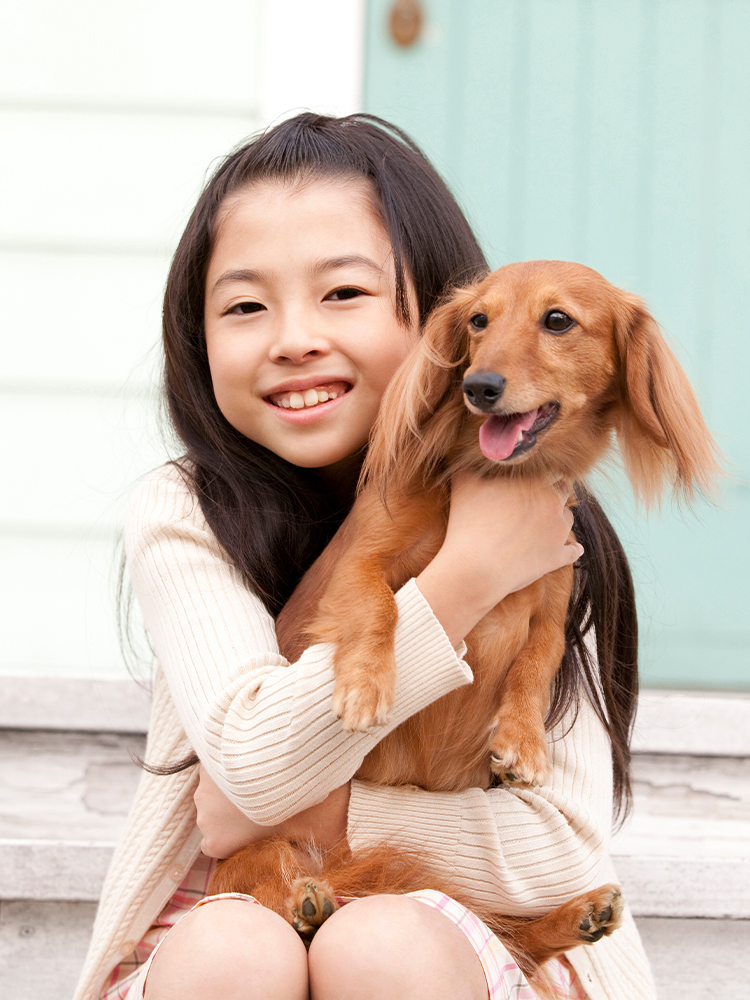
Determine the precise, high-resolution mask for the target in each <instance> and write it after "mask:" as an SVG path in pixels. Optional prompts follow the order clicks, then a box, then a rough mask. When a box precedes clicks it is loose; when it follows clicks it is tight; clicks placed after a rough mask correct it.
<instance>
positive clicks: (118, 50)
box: [0, 0, 262, 112]
mask: <svg viewBox="0 0 750 1000" xmlns="http://www.w3.org/2000/svg"><path fill="white" fill-rule="evenodd" d="M261 7H262V3H261V0H214V2H213V3H212V4H211V9H210V12H209V11H208V9H207V8H206V6H205V4H204V3H202V2H201V0H129V2H128V3H127V4H111V3H104V4H103V3H101V2H99V0H66V2H65V3H51V2H50V0H25V2H24V3H5V4H4V5H3V14H2V30H0V101H5V102H9V101H16V102H26V103H29V102H42V103H43V102H51V101H54V102H60V103H63V104H65V103H68V104H71V103H73V104H76V103H77V104H85V105H89V106H92V105H93V106H97V105H98V106H106V105H110V106H111V105H114V106H117V105H125V106H130V107H132V106H133V105H142V106H144V107H145V108H148V107H149V106H154V105H155V106H156V107H157V108H158V107H162V108H163V107H170V106H172V107H175V108H193V109H195V110H199V109H202V108H203V109H207V110H210V111H212V112H216V111H217V110H218V109H221V108H222V107H224V108H229V109H233V110H236V111H239V110H240V109H244V110H245V111H248V110H250V109H251V107H252V99H253V95H254V94H256V93H257V91H258V81H257V77H258V74H259V72H260V54H261V51H262V46H261V44H260V39H259V36H260V32H261V22H260V17H261Z"/></svg>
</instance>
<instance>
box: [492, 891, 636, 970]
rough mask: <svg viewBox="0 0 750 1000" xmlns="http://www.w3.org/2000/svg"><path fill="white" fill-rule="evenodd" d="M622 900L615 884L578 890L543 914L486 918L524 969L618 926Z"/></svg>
mask: <svg viewBox="0 0 750 1000" xmlns="http://www.w3.org/2000/svg"><path fill="white" fill-rule="evenodd" d="M623 908H624V902H623V898H622V895H621V893H620V888H619V886H616V885H612V884H609V885H603V886H600V887H599V888H597V889H593V890H592V891H591V892H587V893H582V894H581V895H580V896H576V897H575V899H571V900H570V902H568V903H563V904H562V906H558V907H557V908H556V909H554V910H551V911H550V912H549V913H547V914H545V915H544V916H543V917H539V918H538V919H534V920H529V919H528V918H523V917H505V916H502V917H498V918H497V919H495V920H493V919H490V920H489V921H488V923H489V925H490V926H491V928H492V930H493V931H495V933H496V934H498V936H499V937H501V938H502V939H503V940H504V941H505V942H506V943H507V944H508V945H509V946H510V948H511V950H512V952H513V954H514V955H516V956H517V957H518V960H519V964H520V965H521V967H522V968H523V969H524V971H526V972H533V971H534V970H535V968H537V967H538V966H539V965H541V964H542V963H543V962H547V961H549V959H551V958H556V957H557V956H558V955H561V954H562V953H563V952H565V951H569V950H570V949H571V948H576V947H577V946H578V945H580V944H593V943H594V942H596V941H599V940H600V939H601V938H603V937H607V936H608V935H610V934H612V933H613V931H615V930H617V928H618V927H619V926H620V923H621V918H622V911H623Z"/></svg>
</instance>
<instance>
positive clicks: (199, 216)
mask: <svg viewBox="0 0 750 1000" xmlns="http://www.w3.org/2000/svg"><path fill="white" fill-rule="evenodd" d="M318 177H319V178H330V177H362V178H365V179H366V180H367V182H368V183H369V184H370V185H371V189H372V194H373V204H374V206H375V208H376V210H377V211H378V213H379V215H380V219H381V221H382V223H383V226H384V229H385V231H386V233H387V234H388V237H389V239H390V243H391V247H392V249H393V260H394V265H395V270H396V307H397V314H398V315H399V316H400V318H401V319H402V320H403V322H404V323H405V324H406V323H408V322H409V321H410V319H412V317H410V315H409V301H408V296H407V280H408V279H411V282H412V283H413V286H414V288H415V290H416V299H417V308H418V310H419V316H418V319H419V322H420V323H424V321H425V320H426V319H427V317H428V316H429V314H430V312H431V311H432V309H433V308H434V307H435V305H436V304H437V303H438V302H439V301H440V299H441V297H443V296H444V295H445V294H446V291H447V290H449V289H450V288H451V287H455V286H458V285H463V284H467V283H469V282H471V281H473V280H475V279H477V278H480V277H483V276H484V275H485V274H486V273H487V271H488V267H487V262H486V260H485V258H484V255H483V253H482V251H481V249H480V247H479V245H478V243H477V241H476V238H475V237H474V234H473V233H472V231H471V228H470V226H469V224H468V222H467V221H466V218H465V217H464V215H463V213H462V212H461V210H460V208H459V207H458V205H457V203H456V201H455V199H454V197H453V195H452V194H451V193H450V191H449V190H448V188H447V187H446V185H445V183H444V182H443V181H442V179H441V178H440V176H439V175H438V174H437V172H436V171H435V170H434V168H433V167H432V165H431V164H430V163H429V161H428V160H427V159H426V157H425V156H424V154H423V153H422V152H421V151H420V150H419V148H418V147H417V146H416V145H415V144H414V143H413V142H412V141H411V139H409V138H408V136H406V135H405V134H404V133H403V132H402V131H401V130H399V129H398V128H396V127H395V126H393V125H390V124H389V123H387V122H385V121H382V120H381V119H379V118H375V117H373V116H371V115H364V114H357V115H351V116H348V117H345V118H333V117H329V116H325V115H317V114H312V113H305V114H301V115H298V116H297V117H295V118H291V119H289V120H287V121H284V122H282V123H281V124H279V125H276V126H275V127H273V128H271V129H270V130H268V131H266V132H264V133H262V134H261V135H259V136H257V137H256V138H254V139H253V140H251V141H250V142H248V143H246V144H244V145H242V146H241V147H240V148H238V149H237V150H235V152H233V153H232V154H230V155H229V156H228V157H227V158H226V159H225V160H224V161H223V162H222V163H221V164H220V165H219V167H218V169H217V170H216V172H215V173H214V175H213V176H212V178H211V179H210V181H209V182H208V184H207V185H206V188H205V190H204V191H203V193H202V195H201V197H200V199H199V201H198V204H197V205H196V207H195V210H194V212H193V214H192V215H191V217H190V220H189V221H188V224H187V227H186V229H185V232H184V234H183V237H182V239H181V240H180V243H179V245H178V247H177V251H176V253H175V255H174V259H173V261H172V266H171V269H170V272H169V277H168V280H167V286H166V292H165V298H164V323H163V335H164V351H165V376H164V387H165V394H166V401H167V404H168V409H169V415H170V417H171V421H172V424H173V426H174V428H175V430H176V432H177V434H178V436H179V437H180V439H181V441H182V442H183V444H184V446H185V449H186V451H185V459H186V461H183V462H182V463H181V465H182V468H183V469H184V472H185V475H186V476H188V477H189V480H190V485H191V488H192V489H193V491H194V492H195V494H196V496H197V498H198V501H199V503H200V506H201V509H202V511H203V514H204V515H205V517H206V520H207V521H208V524H209V525H210V527H211V529H212V530H213V532H214V533H215V535H216V537H217V539H218V540H219V542H220V543H221V545H222V546H223V547H224V549H225V550H226V552H227V553H228V554H229V556H230V557H231V558H232V560H233V561H234V563H235V564H236V566H237V567H238V569H239V570H240V572H241V574H242V576H243V578H244V580H245V582H246V583H247V585H248V586H249V587H250V588H251V589H252V590H253V591H254V592H255V593H256V594H258V596H259V597H260V598H261V600H262V601H263V602H264V604H265V606H266V607H267V609H268V610H269V612H270V613H271V614H272V615H274V616H275V615H276V614H278V612H279V611H280V610H281V608H282V607H283V606H284V604H285V602H286V600H287V599H288V597H289V595H290V594H291V592H292V590H293V589H294V587H295V586H296V584H297V582H298V580H299V578H300V577H301V576H302V574H303V573H304V571H305V570H306V569H307V568H308V567H309V566H310V564H311V563H312V562H313V561H314V559H315V558H316V557H317V556H318V555H319V553H320V552H321V551H322V549H323V548H324V547H325V545H326V544H327V542H328V541H329V540H330V538H331V537H332V535H333V533H334V532H335V530H336V528H337V527H338V526H339V525H340V523H341V521H342V520H343V518H344V517H345V516H346V514H347V512H348V509H349V507H350V506H351V502H353V499H354V497H353V493H352V495H351V496H350V497H349V498H348V500H345V501H344V502H343V503H342V501H341V499H340V498H338V499H332V498H331V494H330V491H329V490H327V489H325V487H324V486H323V485H322V484H321V482H320V481H319V480H318V479H317V477H316V475H315V472H314V470H306V469H301V468H298V467H296V466H294V465H291V464H290V463H288V462H286V461H284V460H283V459H281V458H279V457H278V456H277V455H275V454H273V453H272V452H270V451H268V450H267V449H265V448H263V447H261V446H260V445H258V444H256V443H255V442H253V441H251V440H249V439H248V438H246V437H244V436H243V435H242V434H240V433H239V432H238V431H236V430H235V429H234V428H233V427H232V426H231V424H229V423H228V421H227V420H226V419H225V418H224V416H223V415H222V413H221V411H220V410H219V408H218V405H217V403H216V400H215V397H214V392H213V386H212V383H211V375H210V371H209V366H208V357H207V352H206V338H205V331H204V300H205V286H206V273H207V270H208V265H209V261H210V258H211V252H212V249H213V246H214V242H215V239H216V234H217V229H218V226H219V223H220V218H221V210H222V206H223V205H224V204H225V200H226V199H227V198H228V197H229V196H230V195H232V194H234V193H236V192H238V191H240V190H242V189H243V188H245V187H247V186H248V185H250V184H252V183H254V182H258V181H267V180H279V181H295V180H307V179H315V178H318ZM576 534H577V535H578V538H579V539H580V541H581V542H582V544H583V545H584V547H585V550H586V556H585V564H584V566H583V567H582V568H581V569H580V570H579V573H578V576H577V586H576V591H575V594H574V597H573V599H572V601H571V608H570V614H569V621H568V629H567V638H568V643H567V647H568V648H567V652H566V655H565V660H564V662H563V665H562V668H561V670H560V673H559V674H558V677H557V681H556V683H555V688H554V691H553V697H552V703H551V708H550V714H549V718H548V725H550V726H551V725H552V724H554V722H556V721H557V720H559V719H560V717H561V716H562V714H563V713H564V711H565V710H566V709H567V708H568V707H569V706H570V705H571V704H572V703H573V702H574V701H575V700H576V699H577V697H578V696H579V693H580V691H581V690H582V689H587V692H588V695H589V697H590V698H591V700H592V702H593V704H594V706H595V708H596V709H597V712H598V714H599V716H600V718H601V719H602V721H603V723H604V725H605V726H606V727H607V730H608V732H609V735H610V738H611V742H612V748H613V766H614V787H615V800H616V805H617V807H618V808H619V809H620V810H621V811H625V810H626V808H627V804H628V802H629V795H630V784H629V750H628V745H629V736H630V728H631V725H632V720H633V715H634V711H635V702H636V695H637V671H636V652H637V649H636V647H637V633H636V621H635V602H634V598H633V591H632V583H631V580H630V573H629V570H628V565H627V560H626V558H625V555H624V552H623V550H622V548H621V546H620V544H619V542H618V540H617V537H616V535H615V533H614V530H613V529H612V527H611V525H610V524H609V522H608V520H607V518H606V516H605V515H604V513H603V512H602V510H601V508H600V507H599V505H598V504H597V502H596V501H595V500H594V498H593V497H591V496H590V495H589V494H585V493H582V492H581V491H580V490H579V502H578V506H577V508H576ZM592 628H594V629H595V633H596V642H597V651H598V670H597V669H596V665H595V660H594V659H593V658H592V657H591V656H590V655H589V652H588V649H587V646H586V643H585V641H584V639H585V636H586V634H587V633H588V632H589V631H590V630H591V629H592ZM167 770H170V769H167Z"/></svg>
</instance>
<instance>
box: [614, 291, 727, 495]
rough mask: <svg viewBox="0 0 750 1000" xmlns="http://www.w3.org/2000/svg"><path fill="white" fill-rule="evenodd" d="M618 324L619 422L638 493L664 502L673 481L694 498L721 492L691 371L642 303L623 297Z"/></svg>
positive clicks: (678, 491)
mask: <svg viewBox="0 0 750 1000" xmlns="http://www.w3.org/2000/svg"><path fill="white" fill-rule="evenodd" d="M622 305H623V306H624V308H623V309H621V311H620V314H619V315H618V317H617V320H616V322H615V342H616V348H617V353H618V361H619V375H620V394H621V405H620V407H619V412H618V419H617V424H616V429H617V435H618V440H619V444H620V449H621V451H622V454H623V457H624V460H625V468H626V471H627V474H628V477H629V479H630V481H631V484H632V486H633V491H634V492H635V494H636V497H637V498H638V499H640V500H642V501H643V502H644V503H645V504H646V505H649V504H652V503H654V502H655V501H656V502H658V500H659V499H660V497H661V495H662V493H663V491H664V488H665V487H666V486H667V485H668V484H671V486H672V489H673V491H674V493H675V495H676V496H677V497H678V498H679V499H682V500H685V501H687V502H691V501H692V500H693V499H694V497H695V491H696V488H697V489H698V490H700V491H701V492H703V493H706V494H708V495H710V494H712V493H713V492H714V490H715V479H716V476H717V475H718V474H719V472H720V471H721V470H720V467H719V463H718V461H717V458H718V454H719V452H718V449H717V447H716V443H715V442H714V440H713V438H712V437H711V435H710V433H709V431H708V429H707V427H706V425H705V423H704V421H703V416H702V415H701V411H700V408H699V406H698V401H697V400H696V398H695V393H694V392H693V388H692V386H691V385H690V382H689V381H688V378H687V375H686V374H685V372H684V371H683V370H682V368H681V366H680V364H679V362H678V361H677V358H676V357H675V356H674V354H673V353H672V351H671V350H670V348H669V347H668V346H667V343H666V341H665V340H664V337H663V336H662V333H661V331H660V329H659V327H658V325H657V323H656V321H655V320H654V318H653V317H652V316H651V314H650V313H649V312H648V310H647V309H646V307H645V305H644V304H643V302H642V301H641V300H640V299H639V298H637V297H636V296H634V295H624V294H623V301H622Z"/></svg>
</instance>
